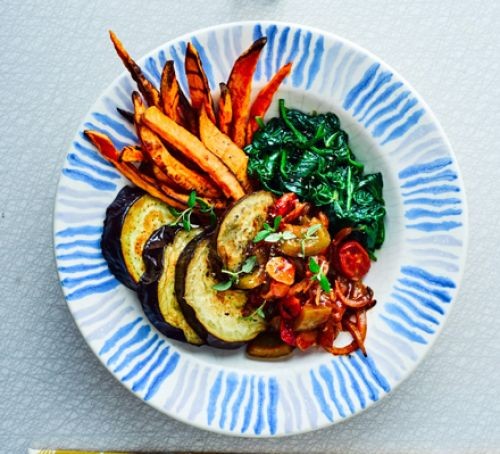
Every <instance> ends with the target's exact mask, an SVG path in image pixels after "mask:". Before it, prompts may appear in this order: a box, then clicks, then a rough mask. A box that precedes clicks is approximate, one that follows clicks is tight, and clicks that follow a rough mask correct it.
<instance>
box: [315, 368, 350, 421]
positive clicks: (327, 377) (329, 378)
mask: <svg viewBox="0 0 500 454" xmlns="http://www.w3.org/2000/svg"><path fill="white" fill-rule="evenodd" d="M319 375H320V376H321V378H322V379H323V381H324V382H325V384H326V389H327V390H328V394H329V396H330V400H331V401H332V402H333V404H334V405H335V408H336V409H337V412H338V413H339V415H340V416H342V417H343V418H345V416H346V413H345V411H344V407H343V406H342V404H341V402H340V400H339V399H338V398H337V395H336V394H335V388H334V386H333V374H332V372H331V371H330V370H329V369H328V368H327V367H326V366H325V365H324V364H323V365H321V366H320V368H319Z"/></svg>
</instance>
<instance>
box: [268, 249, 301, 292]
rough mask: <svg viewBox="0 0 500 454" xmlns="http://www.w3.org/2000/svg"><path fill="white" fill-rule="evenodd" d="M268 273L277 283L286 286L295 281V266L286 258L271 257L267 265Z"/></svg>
mask: <svg viewBox="0 0 500 454" xmlns="http://www.w3.org/2000/svg"><path fill="white" fill-rule="evenodd" d="M266 272H267V274H269V276H270V277H272V278H273V279H274V280H275V281H278V282H281V283H283V284H286V285H292V284H293V282H294V281H295V265H294V264H293V263H291V262H290V261H288V260H287V259H286V258H285V257H279V256H278V257H271V258H270V259H269V260H268V261H267V263H266Z"/></svg>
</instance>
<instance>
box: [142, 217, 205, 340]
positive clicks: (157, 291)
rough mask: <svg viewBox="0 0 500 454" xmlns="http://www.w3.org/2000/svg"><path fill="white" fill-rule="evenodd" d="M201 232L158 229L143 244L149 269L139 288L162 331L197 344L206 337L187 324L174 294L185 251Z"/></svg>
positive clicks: (143, 301) (168, 227)
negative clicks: (177, 267) (179, 266)
mask: <svg viewBox="0 0 500 454" xmlns="http://www.w3.org/2000/svg"><path fill="white" fill-rule="evenodd" d="M200 231H201V230H200V229H192V230H190V231H189V232H188V231H185V230H182V229H179V228H178V227H172V226H164V227H162V228H160V229H159V230H157V231H156V232H155V233H154V234H153V235H152V236H151V238H150V239H149V240H148V242H147V243H146V246H145V247H144V253H143V257H144V262H145V264H146V272H145V273H144V274H143V276H142V279H141V284H140V286H139V289H138V294H139V298H140V300H141V303H142V307H143V310H144V313H145V314H146V316H147V317H148V318H149V320H150V321H151V323H153V325H154V326H155V327H156V328H157V329H158V330H159V331H160V332H162V333H163V334H165V335H166V336H168V337H171V338H172V339H177V340H180V341H187V342H189V343H190V344H195V345H201V344H203V340H202V339H201V338H200V337H199V336H198V335H197V334H196V331H194V330H193V328H191V326H190V325H189V324H188V323H187V321H186V319H185V317H184V315H183V313H182V311H181V309H180V307H179V303H178V302H177V299H176V297H175V290H174V282H175V267H176V264H177V260H178V258H179V256H180V254H181V252H182V250H183V249H184V247H185V246H186V245H187V244H188V243H189V241H191V240H192V239H193V238H194V237H195V236H197V235H198V234H199V233H200Z"/></svg>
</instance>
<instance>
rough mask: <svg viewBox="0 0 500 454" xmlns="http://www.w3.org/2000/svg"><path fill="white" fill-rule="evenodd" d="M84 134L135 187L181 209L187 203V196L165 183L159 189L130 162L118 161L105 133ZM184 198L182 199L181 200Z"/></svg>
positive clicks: (91, 132) (111, 143)
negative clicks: (172, 189)
mask: <svg viewBox="0 0 500 454" xmlns="http://www.w3.org/2000/svg"><path fill="white" fill-rule="evenodd" d="M85 135H86V136H87V137H88V139H89V140H90V141H91V142H92V143H93V144H94V146H95V147H96V148H97V149H98V150H99V152H100V153H101V154H102V155H103V156H104V157H105V158H106V159H107V160H108V161H109V162H111V163H112V164H113V165H114V166H115V167H116V169H117V170H118V171H119V172H120V173H121V174H122V175H123V176H124V177H125V178H127V179H128V180H130V181H131V182H132V183H133V184H135V185H136V186H137V187H139V188H141V189H143V190H144V191H146V192H147V193H149V194H151V195H152V196H153V197H156V198H158V199H160V200H162V201H163V202H165V203H166V204H168V205H170V206H172V207H174V208H179V209H183V208H184V207H185V206H186V204H187V196H182V195H180V194H179V195H178V194H176V193H175V192H174V191H171V190H170V188H167V187H166V186H165V185H161V189H160V188H159V187H157V185H156V182H155V181H154V180H153V179H152V178H151V177H148V176H146V175H142V174H141V173H140V172H139V171H138V170H137V169H136V168H135V167H134V166H133V165H132V164H127V163H124V162H120V160H119V153H118V150H116V148H115V147H114V145H113V142H111V140H110V139H109V137H107V136H106V135H105V134H101V133H100V132H97V131H89V130H86V131H85ZM167 192H168V194H167ZM183 199H184V200H183Z"/></svg>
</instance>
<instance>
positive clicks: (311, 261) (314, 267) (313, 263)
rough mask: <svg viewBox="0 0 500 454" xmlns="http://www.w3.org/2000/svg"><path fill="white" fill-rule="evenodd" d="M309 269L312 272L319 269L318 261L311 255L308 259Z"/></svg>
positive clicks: (315, 272) (316, 271)
mask: <svg viewBox="0 0 500 454" xmlns="http://www.w3.org/2000/svg"><path fill="white" fill-rule="evenodd" d="M309 270H310V271H311V273H314V274H317V273H319V272H320V271H321V268H320V266H319V265H318V262H316V260H314V259H313V258H312V257H311V258H310V259H309Z"/></svg>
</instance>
